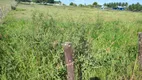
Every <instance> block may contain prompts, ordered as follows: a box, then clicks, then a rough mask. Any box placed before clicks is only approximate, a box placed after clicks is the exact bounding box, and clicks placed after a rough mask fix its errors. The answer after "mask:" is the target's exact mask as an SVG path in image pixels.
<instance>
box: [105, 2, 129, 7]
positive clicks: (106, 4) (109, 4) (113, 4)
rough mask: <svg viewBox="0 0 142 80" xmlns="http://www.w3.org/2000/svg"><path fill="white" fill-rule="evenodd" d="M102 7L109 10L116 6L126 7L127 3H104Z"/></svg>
mask: <svg viewBox="0 0 142 80" xmlns="http://www.w3.org/2000/svg"><path fill="white" fill-rule="evenodd" d="M104 6H107V7H110V8H116V7H118V6H128V3H127V2H111V3H104Z"/></svg>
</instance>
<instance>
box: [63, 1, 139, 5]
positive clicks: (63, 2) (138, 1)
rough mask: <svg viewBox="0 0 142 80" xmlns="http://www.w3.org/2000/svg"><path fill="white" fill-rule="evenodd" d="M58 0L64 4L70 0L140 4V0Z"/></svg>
mask: <svg viewBox="0 0 142 80" xmlns="http://www.w3.org/2000/svg"><path fill="white" fill-rule="evenodd" d="M60 1H61V2H63V3H65V4H69V3H70V2H74V3H76V4H92V3H93V2H98V3H99V4H101V5H102V4H104V3H108V2H128V3H129V4H132V3H137V2H139V3H141V4H142V0H60Z"/></svg>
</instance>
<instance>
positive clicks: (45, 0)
mask: <svg viewBox="0 0 142 80" xmlns="http://www.w3.org/2000/svg"><path fill="white" fill-rule="evenodd" d="M15 1H17V2H31V1H32V2H37V3H41V2H47V3H54V0H15Z"/></svg>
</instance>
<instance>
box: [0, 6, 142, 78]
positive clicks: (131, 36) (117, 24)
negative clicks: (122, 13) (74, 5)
mask: <svg viewBox="0 0 142 80" xmlns="http://www.w3.org/2000/svg"><path fill="white" fill-rule="evenodd" d="M53 9H54V8H53ZM69 9H70V8H69ZM13 12H15V11H13ZM78 12H79V11H78ZM50 13H51V12H48V13H47V14H45V13H42V12H38V11H33V13H32V15H31V19H29V20H27V19H22V18H16V17H15V16H13V14H12V12H11V13H10V14H9V15H8V16H7V17H6V18H5V19H4V21H3V24H0V34H1V35H2V37H1V38H0V45H1V46H0V78H1V80H13V79H14V80H66V66H65V62H64V61H65V60H64V54H63V49H62V46H61V44H62V43H64V42H68V41H69V42H72V44H73V48H74V60H75V74H76V80H78V79H79V78H81V77H82V79H83V80H88V79H89V78H91V77H98V78H100V79H101V80H129V79H132V78H133V79H135V80H141V77H142V76H141V73H140V72H139V68H138V62H137V54H138V51H137V49H138V47H137V32H139V31H142V28H141V27H139V26H138V25H141V24H142V23H141V20H139V19H138V20H136V21H135V22H133V23H129V22H128V21H124V22H123V21H122V20H120V19H118V20H112V21H105V20H104V17H103V16H101V15H100V13H98V14H97V16H98V17H96V20H95V21H94V22H90V21H91V19H92V18H91V15H90V17H89V15H86V16H83V17H81V18H80V19H78V18H74V17H75V16H64V18H63V20H60V18H56V17H55V15H54V14H50ZM71 13H72V12H71ZM59 14H60V13H56V15H59ZM109 14H110V13H109ZM82 15H83V14H82ZM87 17H89V18H87ZM64 19H65V20H64ZM87 20H88V21H87ZM92 20H93V19H92Z"/></svg>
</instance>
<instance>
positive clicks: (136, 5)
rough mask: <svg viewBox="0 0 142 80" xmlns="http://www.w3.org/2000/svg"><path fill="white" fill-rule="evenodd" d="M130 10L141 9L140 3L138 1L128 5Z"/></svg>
mask: <svg viewBox="0 0 142 80" xmlns="http://www.w3.org/2000/svg"><path fill="white" fill-rule="evenodd" d="M129 10H130V11H142V5H141V4H140V3H136V4H131V5H129Z"/></svg>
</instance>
